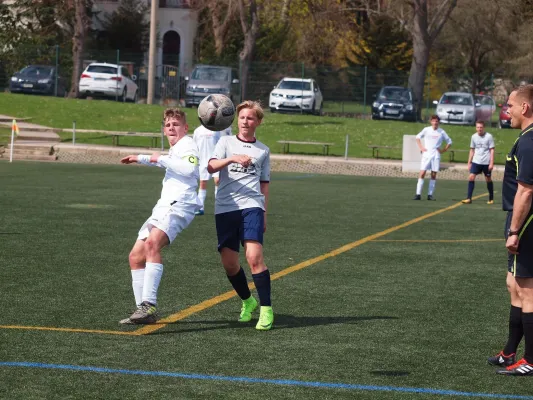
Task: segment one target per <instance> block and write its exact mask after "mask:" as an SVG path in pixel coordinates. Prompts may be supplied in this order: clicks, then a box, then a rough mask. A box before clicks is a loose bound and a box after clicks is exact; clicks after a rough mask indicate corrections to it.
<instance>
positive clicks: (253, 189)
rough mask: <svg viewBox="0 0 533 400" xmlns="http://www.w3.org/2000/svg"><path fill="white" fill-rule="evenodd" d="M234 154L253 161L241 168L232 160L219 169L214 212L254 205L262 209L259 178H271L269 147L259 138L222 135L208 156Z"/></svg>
mask: <svg viewBox="0 0 533 400" xmlns="http://www.w3.org/2000/svg"><path fill="white" fill-rule="evenodd" d="M236 154H246V155H248V156H250V157H251V159H252V164H251V165H249V166H248V167H247V168H244V167H243V166H241V165H240V164H237V163H233V164H230V165H228V166H227V167H225V168H223V169H221V170H220V183H219V185H218V192H217V196H216V199H215V214H222V213H226V212H230V211H235V210H244V209H246V208H255V207H259V208H262V209H263V210H264V209H265V196H264V195H263V193H261V184H260V182H269V181H270V149H269V148H268V147H267V146H266V145H264V144H263V143H261V142H260V141H258V140H256V141H255V142H244V141H242V140H241V139H239V138H238V136H225V137H222V138H221V139H220V140H219V141H218V143H217V146H216V148H215V152H214V153H213V156H212V157H211V158H215V159H217V160H222V159H224V158H228V157H231V156H233V155H236Z"/></svg>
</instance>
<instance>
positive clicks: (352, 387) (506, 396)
mask: <svg viewBox="0 0 533 400" xmlns="http://www.w3.org/2000/svg"><path fill="white" fill-rule="evenodd" d="M0 367H26V368H44V369H62V370H69V371H86V372H100V373H109V374H124V375H148V376H164V377H171V378H181V379H197V380H209V381H227V382H240V383H241V382H242V383H266V384H270V385H283V386H302V387H315V388H326V389H346V390H361V391H375V392H402V393H420V394H435V395H443V396H462V397H480V398H487V399H521V400H533V396H522V395H515V394H493V393H475V392H459V391H455V390H441V389H427V388H410V387H395V386H374V385H356V384H351V383H328V382H308V381H295V380H291V379H263V378H248V377H244V376H223V375H203V374H185V373H181V372H166V371H143V370H134V369H111V368H101V367H84V366H80V365H66V364H44V363H33V362H9V361H5V362H2V361H0Z"/></svg>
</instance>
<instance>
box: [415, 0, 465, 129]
mask: <svg viewBox="0 0 533 400" xmlns="http://www.w3.org/2000/svg"><path fill="white" fill-rule="evenodd" d="M456 5H457V0H440V4H437V5H435V6H434V7H433V8H432V9H431V10H430V7H429V0H411V1H410V6H411V7H412V16H413V19H412V21H413V22H412V28H411V29H412V30H411V32H412V38H413V59H412V61H411V70H410V72H409V87H410V88H411V90H412V91H413V95H414V103H415V104H416V108H417V110H418V118H419V119H420V116H421V110H422V100H423V97H424V82H425V78H426V71H427V68H428V64H429V52H430V50H431V47H432V46H433V44H434V42H435V39H436V38H437V36H438V35H439V33H440V31H441V30H442V28H443V26H444V24H445V23H446V21H447V20H448V18H449V16H450V14H451V12H452V10H453V9H454V8H455V6H456ZM430 11H431V12H430Z"/></svg>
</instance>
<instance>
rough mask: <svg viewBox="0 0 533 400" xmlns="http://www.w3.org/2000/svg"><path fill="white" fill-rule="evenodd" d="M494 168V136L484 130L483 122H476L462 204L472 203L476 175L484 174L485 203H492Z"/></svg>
mask: <svg viewBox="0 0 533 400" xmlns="http://www.w3.org/2000/svg"><path fill="white" fill-rule="evenodd" d="M493 168H494V138H493V137H492V135H491V134H490V133H488V132H485V123H484V122H483V121H477V122H476V133H474V134H473V135H472V139H471V140H470V154H469V155H468V170H469V171H470V175H469V176H468V194H467V195H466V199H464V200H463V204H471V203H472V194H473V193H474V185H475V183H476V176H477V175H479V174H481V173H482V172H483V174H484V175H485V181H486V182H487V189H488V191H489V201H487V204H494V183H493V182H492V177H491V175H492V169H493Z"/></svg>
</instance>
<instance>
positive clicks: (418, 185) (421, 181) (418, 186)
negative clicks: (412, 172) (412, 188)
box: [416, 178, 424, 196]
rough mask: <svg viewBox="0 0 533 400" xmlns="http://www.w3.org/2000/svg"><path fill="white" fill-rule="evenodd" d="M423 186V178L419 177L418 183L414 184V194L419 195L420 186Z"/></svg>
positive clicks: (420, 191)
mask: <svg viewBox="0 0 533 400" xmlns="http://www.w3.org/2000/svg"><path fill="white" fill-rule="evenodd" d="M423 187H424V179H422V178H419V179H418V183H417V184H416V194H417V195H419V196H420V195H421V194H422V188H423Z"/></svg>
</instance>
